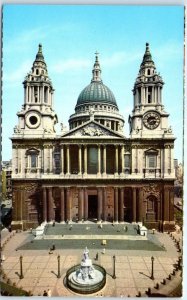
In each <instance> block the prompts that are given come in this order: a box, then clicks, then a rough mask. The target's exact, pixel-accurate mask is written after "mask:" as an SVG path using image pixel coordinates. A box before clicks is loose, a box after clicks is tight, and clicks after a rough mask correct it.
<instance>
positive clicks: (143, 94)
mask: <svg viewBox="0 0 187 300" xmlns="http://www.w3.org/2000/svg"><path fill="white" fill-rule="evenodd" d="M140 100H141V101H139V103H141V104H144V103H145V89H144V88H143V86H141V96H140Z"/></svg>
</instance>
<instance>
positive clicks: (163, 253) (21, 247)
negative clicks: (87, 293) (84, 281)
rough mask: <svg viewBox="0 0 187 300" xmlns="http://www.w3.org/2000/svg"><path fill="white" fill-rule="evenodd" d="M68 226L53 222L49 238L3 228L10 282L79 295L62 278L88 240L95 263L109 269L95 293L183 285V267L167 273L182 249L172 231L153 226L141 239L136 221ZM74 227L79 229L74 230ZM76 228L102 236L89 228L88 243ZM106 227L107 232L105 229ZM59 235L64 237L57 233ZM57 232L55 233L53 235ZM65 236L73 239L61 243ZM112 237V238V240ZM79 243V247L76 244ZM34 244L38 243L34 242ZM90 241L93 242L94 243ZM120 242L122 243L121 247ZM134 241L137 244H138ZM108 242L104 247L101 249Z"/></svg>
mask: <svg viewBox="0 0 187 300" xmlns="http://www.w3.org/2000/svg"><path fill="white" fill-rule="evenodd" d="M65 226H66V225H64V226H63V227H62V226H60V225H58V224H57V225H55V227H53V226H52V225H50V226H49V228H48V229H47V231H46V235H45V238H46V239H42V240H41V239H34V237H33V235H32V233H31V232H29V231H27V232H26V231H24V232H18V233H15V232H11V233H8V232H7V231H6V230H3V232H2V244H4V242H5V241H6V244H4V247H3V252H2V253H3V254H4V255H5V261H3V263H2V267H3V270H4V271H5V273H6V275H7V277H8V278H9V279H10V280H11V282H12V283H13V282H14V283H16V285H17V286H18V287H22V288H23V289H24V290H26V291H31V293H32V294H33V295H34V296H38V295H43V292H44V290H46V289H51V291H52V296H73V295H74V296H75V295H76V294H75V293H73V292H72V291H70V290H68V289H67V288H66V286H65V280H64V278H65V275H66V271H67V270H68V269H69V268H70V267H72V266H74V265H76V264H78V263H80V261H81V258H82V253H83V249H84V247H85V246H87V247H88V249H89V250H90V258H91V259H92V260H93V263H97V264H100V265H101V266H103V267H104V268H105V269H106V272H107V280H106V285H105V287H104V288H103V289H102V290H101V291H99V292H98V293H96V294H94V296H106V297H107V296H110V297H127V296H130V297H135V296H136V295H138V293H141V295H145V292H146V291H147V290H148V288H151V291H152V292H153V291H154V290H155V289H154V287H155V286H156V284H157V283H159V289H158V290H157V293H161V294H162V293H165V294H167V293H170V292H171V291H172V289H174V288H175V287H176V286H177V285H179V283H180V281H181V277H180V273H179V271H178V272H177V273H176V275H174V276H173V275H172V276H171V277H172V279H171V280H168V279H167V278H168V276H169V274H170V273H172V272H173V270H174V268H175V266H176V265H177V260H178V257H179V255H180V253H179V252H178V251H177V248H176V246H175V244H174V241H173V239H172V237H171V236H170V235H169V234H167V233H159V232H155V234H154V235H153V233H152V232H151V231H150V232H149V234H148V239H147V238H146V237H142V238H143V240H142V241H141V240H139V237H140V236H139V235H137V234H136V232H135V230H134V229H133V227H129V230H128V231H127V232H123V231H122V229H123V228H124V225H120V226H121V227H120V226H119V228H117V227H116V228H113V229H112V230H113V232H112V230H109V229H111V228H109V227H106V228H102V229H97V228H98V226H97V224H94V225H93V227H94V229H93V230H91V228H90V229H86V227H92V225H90V224H89V225H84V226H83V227H82V228H81V227H76V226H79V224H77V225H73V228H72V229H67V228H68V227H65ZM68 226H69V225H68ZM110 226H111V227H112V225H110ZM120 228H121V229H120ZM116 229H117V230H119V231H118V233H116V234H117V235H118V236H119V239H111V237H113V235H114V233H115V230H116ZM63 230H64V231H65V232H66V231H67V232H68V236H71V235H72V239H71V238H69V239H65V238H64V236H65V234H64V232H62V231H63ZM73 230H74V231H75V232H73ZM76 230H77V231H79V230H80V237H81V236H82V237H83V236H86V234H85V232H87V231H89V230H90V232H92V234H93V233H94V234H96V236H98V238H99V239H98V240H96V239H94V238H92V239H90V238H89V234H87V238H88V239H89V243H90V244H89V243H87V240H85V239H83V238H80V239H76V240H74V238H73V237H74V234H77V231H76ZM94 230H95V232H94ZM98 230H100V231H98ZM102 230H103V232H104V234H103V235H102ZM108 230H109V231H110V235H109V234H108V232H107V231H108ZM120 230H121V231H120ZM133 230H134V232H133ZM131 231H132V232H131ZM98 232H99V234H98ZM54 233H55V234H54ZM60 235H61V238H58V239H57V237H59V236H60ZM172 235H173V236H174V237H175V239H176V240H179V241H180V243H181V233H179V232H174V233H172ZM10 236H11V238H10ZM54 236H55V237H56V239H52V237H54ZM107 236H108V239H107V244H106V245H105V246H103V245H101V244H102V238H103V237H105V238H106V237H107ZM121 236H125V238H124V239H123V240H122V239H121ZM47 237H48V238H49V239H47ZM136 238H137V239H136ZM130 239H132V240H130ZM64 241H65V242H66V243H67V241H68V242H69V244H68V243H67V244H66V245H65V246H63V245H64ZM108 241H110V242H109V243H108ZM43 242H47V243H48V244H46V245H45V244H42V243H43ZM129 242H132V243H133V244H129V246H128V247H125V245H126V244H127V243H129ZM52 243H53V244H55V246H56V249H55V250H54V251H53V253H51V254H49V246H50V245H51V244H52ZM76 243H77V249H76V247H75V245H76ZM147 243H148V244H147ZM35 244H36V245H37V246H38V247H35V246H33V245H35ZM91 244H92V247H90V245H91ZM143 244H144V245H145V249H142V247H143ZM67 245H68V247H67ZM71 245H72V247H71ZM114 245H116V247H114ZM119 245H120V246H119ZM122 245H123V246H124V248H122ZM135 245H136V247H134V246H135ZM150 245H152V246H150ZM44 246H45V247H46V248H45V247H44ZM34 247H35V248H34ZM104 247H105V253H104V254H103V248H104ZM132 247H134V248H132ZM96 253H98V254H99V255H98V256H99V259H98V261H95V256H96ZM20 255H22V256H23V275H24V278H23V279H20V262H19V257H20ZM58 255H60V270H61V278H59V279H58V278H57V272H58V261H57V256H58ZM113 255H115V256H116V279H113V278H112V275H113ZM151 256H154V280H152V279H151V278H150V277H151ZM164 279H166V285H164V284H162V283H161V282H163V280H164ZM164 290H165V291H164ZM155 291H156V290H155Z"/></svg>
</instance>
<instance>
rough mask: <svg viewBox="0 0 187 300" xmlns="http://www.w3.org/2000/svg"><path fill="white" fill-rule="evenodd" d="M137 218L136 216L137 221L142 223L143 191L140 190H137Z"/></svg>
mask: <svg viewBox="0 0 187 300" xmlns="http://www.w3.org/2000/svg"><path fill="white" fill-rule="evenodd" d="M138 209H139V216H138V221H139V222H142V219H143V190H142V189H141V188H140V189H139V205H138Z"/></svg>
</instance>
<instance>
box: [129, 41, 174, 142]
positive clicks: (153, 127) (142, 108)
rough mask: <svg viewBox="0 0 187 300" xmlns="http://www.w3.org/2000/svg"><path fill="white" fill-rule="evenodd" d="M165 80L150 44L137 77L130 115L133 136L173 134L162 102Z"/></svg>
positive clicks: (147, 46)
mask: <svg viewBox="0 0 187 300" xmlns="http://www.w3.org/2000/svg"><path fill="white" fill-rule="evenodd" d="M163 85H164V82H163V80H162V77H161V76H160V74H159V73H157V71H156V67H155V63H154V61H153V59H152V56H151V52H150V49H149V44H148V43H146V50H145V54H144V56H143V60H142V63H141V65H140V70H139V73H138V76H137V78H136V81H135V84H134V88H133V97H134V108H133V111H132V116H129V125H130V134H131V137H149V136H151V135H153V134H154V136H155V137H163V134H167V135H168V134H171V133H172V130H171V127H168V116H169V114H168V113H167V112H165V110H164V105H163V104H162V89H163Z"/></svg>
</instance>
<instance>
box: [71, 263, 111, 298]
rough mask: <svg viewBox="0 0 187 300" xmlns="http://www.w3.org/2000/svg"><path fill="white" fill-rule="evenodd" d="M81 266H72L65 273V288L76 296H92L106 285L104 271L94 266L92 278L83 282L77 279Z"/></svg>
mask: <svg viewBox="0 0 187 300" xmlns="http://www.w3.org/2000/svg"><path fill="white" fill-rule="evenodd" d="M80 267H81V265H80V264H78V265H76V266H73V267H72V268H70V269H69V270H68V271H67V272H66V284H67V287H68V288H69V289H70V290H72V291H74V292H76V293H78V294H93V293H96V292H98V291H100V290H101V289H102V288H103V287H104V286H105V284H106V270H105V269H104V268H103V267H101V266H99V265H96V264H93V267H94V270H95V271H94V274H95V275H94V278H89V279H88V280H84V279H81V278H77V275H76V274H77V271H78V270H80Z"/></svg>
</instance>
